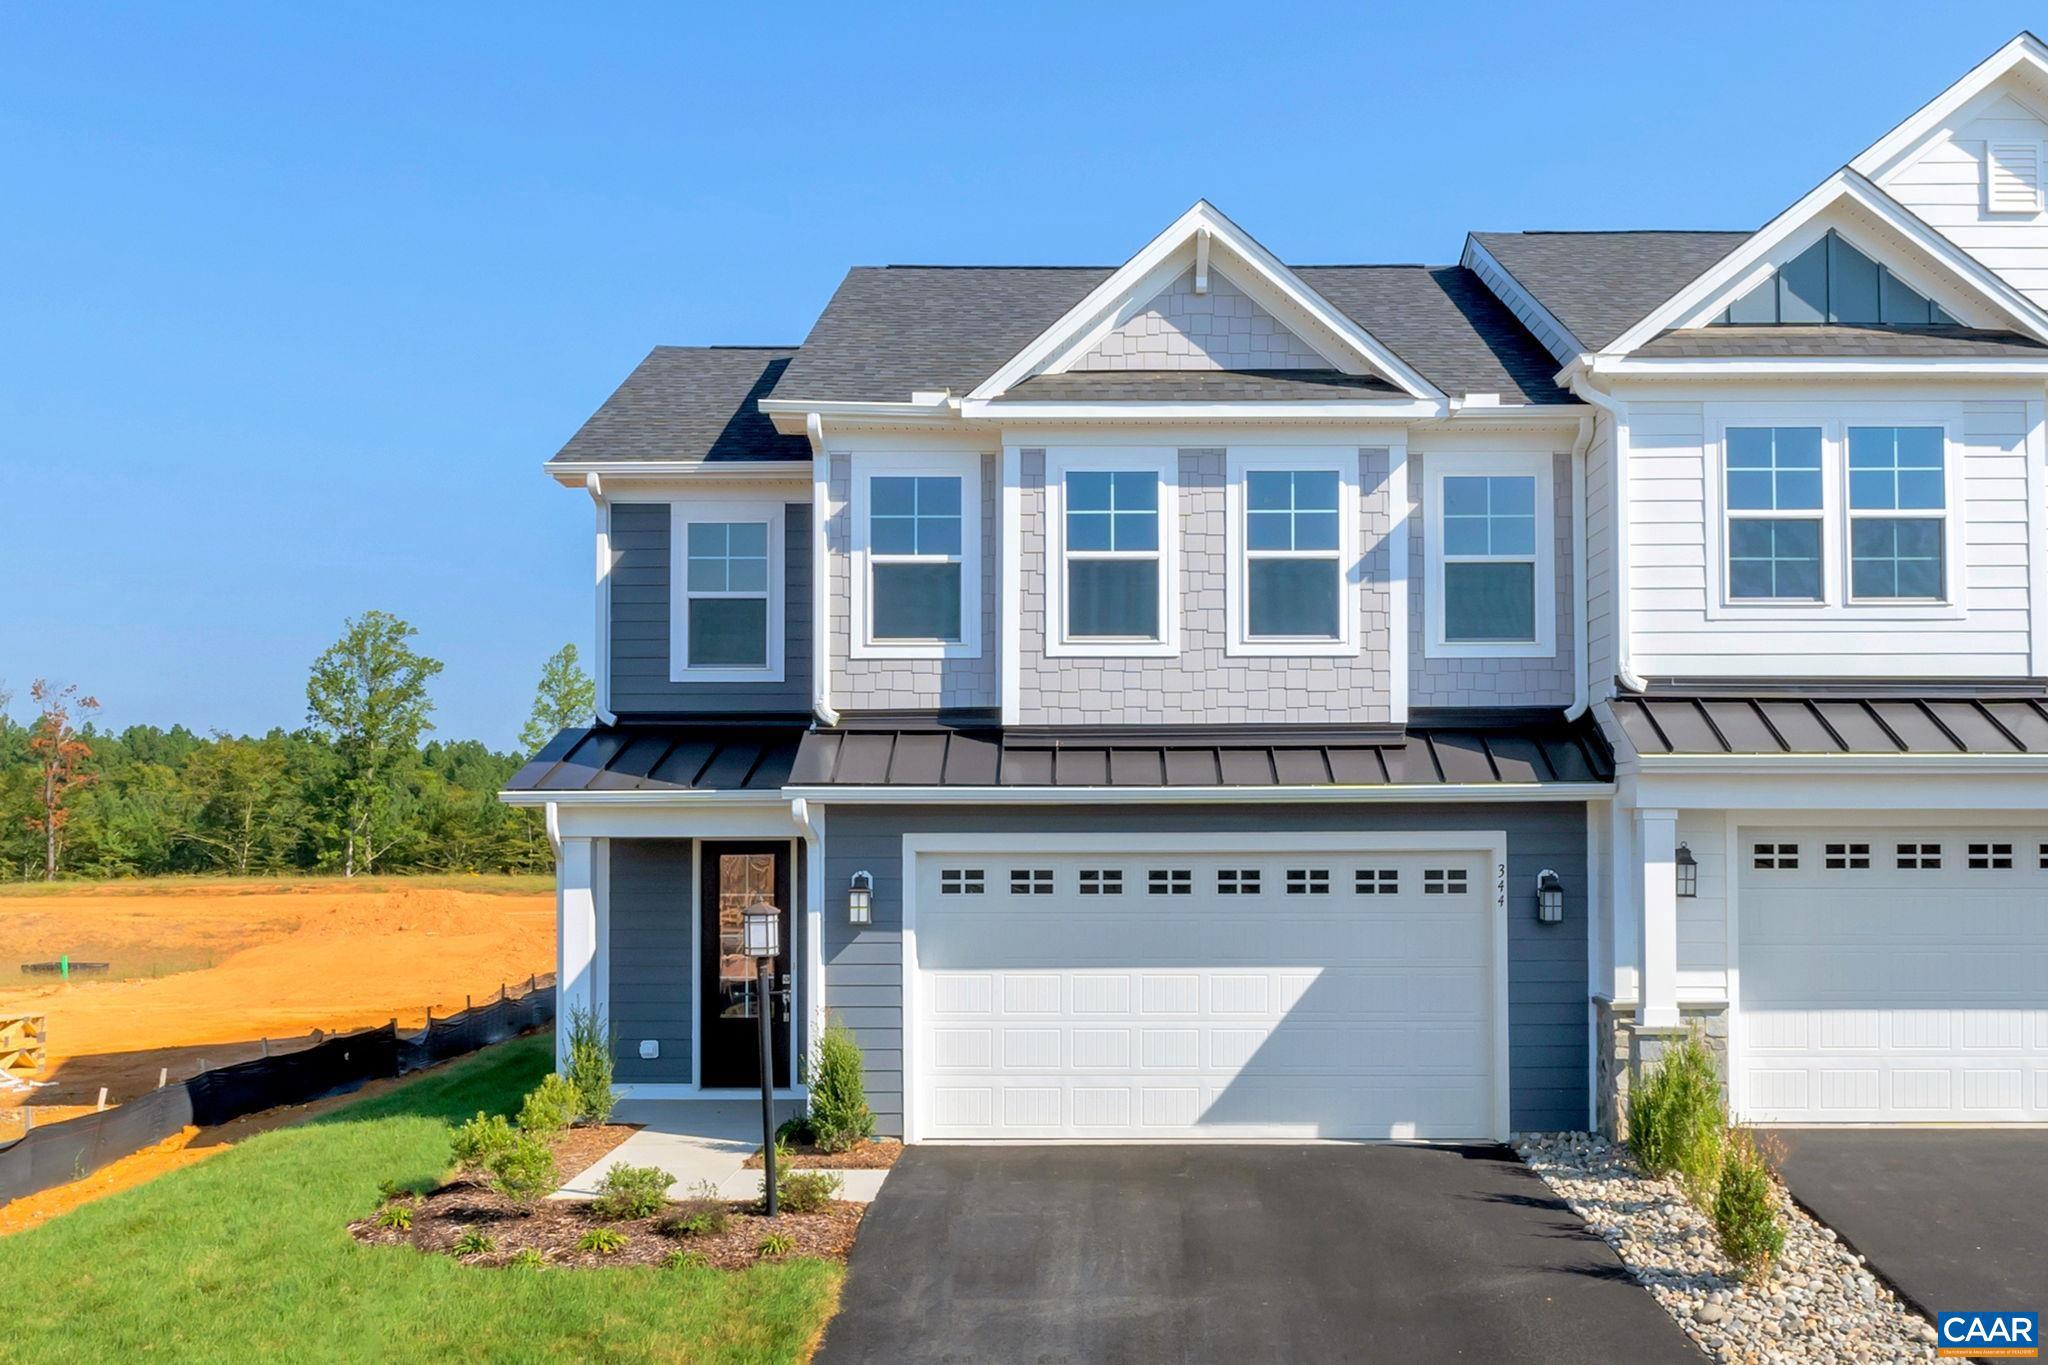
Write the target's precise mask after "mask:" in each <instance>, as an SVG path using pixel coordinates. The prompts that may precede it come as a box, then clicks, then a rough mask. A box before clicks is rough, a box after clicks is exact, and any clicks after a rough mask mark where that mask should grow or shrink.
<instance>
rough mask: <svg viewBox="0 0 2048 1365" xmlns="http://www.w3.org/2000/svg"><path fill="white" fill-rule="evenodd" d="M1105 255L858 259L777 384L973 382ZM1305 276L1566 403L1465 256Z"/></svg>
mask: <svg viewBox="0 0 2048 1365" xmlns="http://www.w3.org/2000/svg"><path fill="white" fill-rule="evenodd" d="M1111 273H1112V272H1111V270H1110V268H1109V267H1106V266H1046V267H1027V266H879V267H871V266H863V267H860V268H857V269H854V270H850V271H848V272H847V275H846V278H845V279H844V280H843V281H841V282H840V285H839V289H838V291H837V292H836V293H834V294H833V296H832V300H831V302H829V303H827V304H826V305H825V311H824V312H823V313H822V314H821V315H820V316H819V318H818V321H817V324H816V325H815V326H813V327H812V328H811V334H810V335H809V336H808V337H806V338H804V344H803V346H802V347H801V348H800V349H799V350H798V352H797V355H796V358H795V359H794V360H792V361H791V362H790V365H789V369H788V370H787V371H786V372H785V373H784V374H783V376H782V378H781V380H780V381H778V382H777V384H776V386H775V397H777V398H789V399H798V400H809V401H816V402H903V401H905V400H907V399H908V398H909V397H910V395H911V393H912V392H913V391H916V390H932V389H950V390H951V391H952V392H953V393H955V394H965V393H968V392H971V391H972V390H973V389H974V388H975V387H976V386H977V385H979V384H980V383H981V382H982V381H983V380H984V379H987V378H988V377H989V376H990V375H992V374H994V373H995V372H996V371H997V370H998V369H1000V368H1002V366H1003V364H1004V363H1005V362H1007V361H1008V360H1009V359H1010V358H1011V357H1012V356H1014V355H1016V354H1017V352H1019V351H1021V350H1023V349H1024V348H1025V347H1026V346H1027V345H1029V344H1030V343H1031V342H1032V341H1033V340H1035V339H1036V338H1037V337H1038V335H1039V333H1041V332H1043V331H1044V330H1045V329H1046V328H1048V327H1050V326H1052V324H1053V323H1055V322H1057V321H1059V319H1060V317H1061V315H1063V314H1064V313H1065V312H1066V311H1067V310H1068V309H1069V308H1072V307H1073V306H1074V305H1075V304H1077V303H1079V302H1080V301H1081V300H1082V299H1083V298H1084V297H1086V295H1087V293H1088V291H1089V290H1091V289H1093V288H1094V287H1095V286H1096V285H1098V284H1100V283H1102V281H1103V280H1105V279H1107V278H1108V277H1109V275H1110V274H1111ZM1295 273H1296V274H1298V275H1299V276H1300V277H1301V279H1302V281H1303V283H1305V284H1307V285H1308V286H1309V288H1311V289H1314V290H1316V291H1317V292H1318V293H1320V294H1322V295H1323V296H1324V297H1325V298H1326V299H1328V300H1329V301H1330V303H1331V304H1332V306H1334V307H1335V308H1337V309H1338V310H1339V311H1341V312H1343V313H1344V314H1345V315H1346V316H1348V317H1349V318H1350V319H1351V320H1352V321H1353V322H1355V323H1357V324H1358V325H1359V326H1360V327H1361V328H1363V329H1365V330H1366V331H1367V332H1369V333H1371V334H1372V335H1373V336H1374V337H1376V338H1377V339H1378V340H1379V341H1380V342H1381V343H1383V344H1384V345H1385V346H1386V347H1387V348H1388V349H1389V350H1391V351H1392V352H1393V353H1394V354H1395V355H1397V356H1399V357H1400V358H1401V359H1402V360H1403V361H1405V362H1406V363H1407V364H1409V365H1410V366H1412V367H1414V369H1415V370H1416V371H1417V372H1419V373H1420V374H1421V375H1423V377H1424V378H1426V379H1428V380H1429V381H1430V383H1432V384H1434V385H1436V386H1437V387H1438V388H1439V389H1442V390H1443V391H1444V392H1445V393H1448V394H1452V395H1454V396H1455V395H1460V394H1465V393H1498V394H1501V395H1502V396H1503V397H1505V398H1506V399H1507V400H1508V401H1510V402H1527V403H1562V402H1570V401H1571V399H1570V396H1569V395H1567V394H1565V393H1563V392H1562V391H1560V390H1559V389H1558V388H1557V386H1556V385H1554V384H1552V383H1551V382H1550V380H1551V376H1552V375H1553V374H1554V373H1555V372H1556V369H1557V365H1556V362H1555V361H1554V360H1552V359H1551V356H1550V353H1549V352H1548V351H1546V350H1544V349H1543V347H1542V345H1541V344H1540V343H1539V342H1538V341H1537V340H1536V339H1535V338H1534V337H1532V336H1530V335H1529V333H1528V332H1527V331H1526V330H1524V329H1523V327H1522V325H1521V323H1519V322H1517V321H1516V320H1515V318H1514V316H1513V314H1511V313H1509V312H1508V310H1507V309H1506V307H1505V306H1504V305H1502V304H1501V302H1500V301H1499V300H1498V299H1496V298H1495V297H1494V296H1493V295H1492V293H1491V292H1489V291H1488V290H1487V288H1486V286H1485V285H1484V284H1483V283H1482V282H1481V281H1480V279H1479V277H1478V276H1476V275H1474V274H1472V273H1471V272H1470V271H1468V270H1465V269H1464V268H1463V267H1460V266H1419V265H1323V266H1302V267H1299V268H1298V269H1297V270H1296V272H1295Z"/></svg>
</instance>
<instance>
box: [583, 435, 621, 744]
mask: <svg viewBox="0 0 2048 1365" xmlns="http://www.w3.org/2000/svg"><path fill="white" fill-rule="evenodd" d="M583 491H584V492H586V493H588V494H590V501H591V503H592V504H593V505H594V506H595V507H596V509H597V580H596V596H597V631H596V638H595V639H594V640H593V641H592V642H591V643H592V647H593V648H594V649H595V650H596V652H597V657H596V658H595V659H593V660H591V676H592V678H594V679H595V680H596V683H597V705H596V707H595V710H596V712H597V718H598V719H599V720H601V721H603V722H604V723H605V724H606V725H616V724H618V721H619V718H618V717H617V716H616V715H614V714H613V713H612V709H611V706H612V505H611V501H610V499H608V498H606V497H605V494H604V476H603V475H601V474H599V473H598V472H597V471H596V470H589V471H587V472H585V474H584V475H583Z"/></svg>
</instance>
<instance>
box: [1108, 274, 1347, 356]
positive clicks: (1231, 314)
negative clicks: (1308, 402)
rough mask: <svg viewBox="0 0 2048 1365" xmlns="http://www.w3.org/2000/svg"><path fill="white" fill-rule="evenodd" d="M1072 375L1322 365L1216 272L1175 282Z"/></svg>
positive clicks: (1307, 348)
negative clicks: (1205, 285)
mask: <svg viewBox="0 0 2048 1365" xmlns="http://www.w3.org/2000/svg"><path fill="white" fill-rule="evenodd" d="M1073 368H1075V369H1077V370H1327V369H1329V368H1331V366H1330V362H1329V361H1327V360H1325V359H1324V358H1323V357H1322V356H1321V355H1319V354H1317V353H1316V350H1315V348H1314V347H1312V346H1310V345H1309V344H1308V343H1307V342H1305V341H1303V340H1302V339H1301V338H1300V337H1298V336H1296V335H1295V334H1294V333H1293V332H1292V331H1290V330H1289V329H1288V327H1287V325H1286V324H1285V323H1283V322H1281V321H1280V320H1279V319H1278V318H1276V317H1274V316H1273V315H1272V314H1271V313H1268V312H1267V311H1266V310H1265V309H1263V308H1261V307H1259V305H1258V304H1257V303H1255V302H1254V301H1253V300H1252V299H1251V297H1250V296H1249V295H1247V294H1246V293H1245V292H1244V291H1243V290H1241V289H1239V288H1238V287H1237V286H1236V285H1234V284H1232V283H1231V282H1230V281H1229V280H1227V279H1225V278H1224V277H1223V276H1222V275H1221V274H1219V273H1217V272H1216V271H1213V270H1212V271H1210V272H1209V292H1208V293H1206V294H1197V293H1196V292H1195V277H1194V273H1193V272H1192V271H1190V272H1188V273H1187V274H1184V275H1182V276H1181V277H1180V278H1179V279H1177V280H1175V281H1174V282H1173V283H1172V284H1170V285H1168V286H1167V287H1166V288H1165V289H1163V290H1161V291H1160V292H1159V294H1158V295H1157V296H1156V297H1155V298H1154V299H1153V300H1152V301H1151V302H1150V303H1149V304H1147V305H1146V306H1145V308H1144V311H1142V312H1140V313H1138V314H1137V315H1136V316H1134V317H1132V318H1130V319H1129V320H1128V321H1126V322H1125V323H1123V325H1121V326H1119V327H1117V328H1116V329H1115V330H1113V331H1111V332H1110V333H1109V334H1108V335H1107V336H1105V337H1103V338H1102V340H1101V341H1099V342H1097V343H1096V344H1095V346H1094V348H1093V349H1091V350H1090V351H1089V352H1088V353H1087V354H1086V355H1084V356H1082V357H1081V358H1080V359H1079V360H1077V361H1076V362H1074V366H1073Z"/></svg>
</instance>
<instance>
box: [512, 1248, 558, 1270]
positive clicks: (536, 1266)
mask: <svg viewBox="0 0 2048 1365" xmlns="http://www.w3.org/2000/svg"><path fill="white" fill-rule="evenodd" d="M505 1264H507V1265H509V1266H511V1267H512V1268H513V1269H514V1270H544V1269H546V1268H547V1264H548V1258H547V1257H545V1256H543V1255H541V1254H540V1250H539V1248H537V1247H521V1248H519V1250H517V1251H515V1252H513V1253H512V1259H511V1260H509V1261H507V1262H506V1263H505Z"/></svg>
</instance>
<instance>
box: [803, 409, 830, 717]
mask: <svg viewBox="0 0 2048 1365" xmlns="http://www.w3.org/2000/svg"><path fill="white" fill-rule="evenodd" d="M804 436H805V438H806V439H808V440H809V441H810V443H811V714H812V715H814V716H816V717H817V718H818V719H819V720H820V721H821V722H823V723H824V724H826V725H837V724H838V723H839V713H838V712H837V711H835V710H833V709H832V632H831V630H830V628H829V626H830V623H831V620H832V618H831V615H830V612H831V610H832V560H831V550H830V547H829V546H828V545H827V544H826V536H825V517H826V513H827V512H828V511H829V510H830V506H831V502H830V499H831V494H832V457H831V456H830V455H829V454H828V453H827V452H826V450H825V418H824V416H823V414H821V413H817V412H810V413H806V414H805V415H804Z"/></svg>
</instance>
